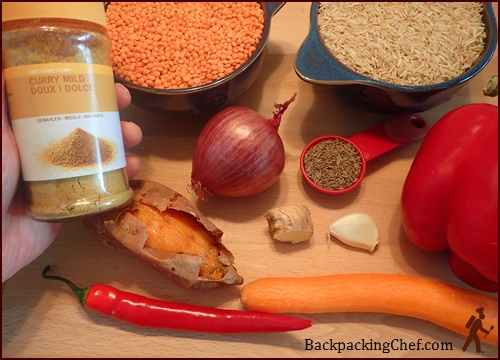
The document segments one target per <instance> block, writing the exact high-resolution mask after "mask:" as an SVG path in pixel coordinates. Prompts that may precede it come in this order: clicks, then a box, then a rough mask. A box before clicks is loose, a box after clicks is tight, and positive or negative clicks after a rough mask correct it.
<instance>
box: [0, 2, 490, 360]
mask: <svg viewBox="0 0 500 360" xmlns="http://www.w3.org/2000/svg"><path fill="white" fill-rule="evenodd" d="M494 6H495V10H496V11H498V3H494ZM309 10H310V3H293V2H291V3H287V4H286V5H285V6H284V7H283V8H282V9H281V10H280V11H279V12H278V13H277V14H276V15H275V16H274V17H273V20H272V27H271V35H270V39H269V44H268V56H267V57H266V60H265V65H264V68H263V70H262V72H261V74H260V75H259V77H258V79H257V81H256V82H255V83H254V85H253V86H252V87H251V88H250V89H249V90H248V91H247V92H246V93H245V94H244V95H243V96H241V97H240V98H239V99H238V100H237V101H236V104H238V105H244V106H247V107H250V108H253V109H255V110H257V111H258V112H259V113H261V114H262V115H264V116H265V117H270V115H271V114H272V112H273V110H274V107H273V104H274V103H276V102H282V101H285V100H287V99H289V98H290V96H291V95H292V94H293V93H297V100H296V101H295V102H294V103H292V104H291V105H290V107H289V109H288V110H287V112H286V113H285V115H284V118H283V121H282V125H281V127H280V130H279V133H280V135H281V137H282V139H283V142H284V146H285V150H286V166H285V169H284V172H283V174H282V176H281V178H280V180H279V181H278V182H277V183H276V184H275V185H274V186H272V188H270V189H268V190H267V191H265V192H263V193H261V194H258V195H256V196H252V197H251V198H239V199H225V198H212V199H211V200H210V202H208V203H200V202H198V203H197V205H198V207H199V209H200V210H201V211H202V212H203V213H204V214H205V215H206V216H208V217H209V218H210V219H211V220H212V221H213V222H214V223H215V224H216V225H218V227H219V228H220V229H222V230H223V231H224V236H223V242H224V244H225V245H226V246H227V247H228V248H229V249H230V250H231V251H232V252H233V254H234V256H235V259H236V266H237V268H238V272H239V273H240V274H241V275H242V276H243V277H244V279H245V281H246V282H250V281H252V280H254V279H257V278H260V277H268V276H308V275H311V276H312V275H325V274H336V273H359V272H377V273H401V274H408V275H415V276H420V277H425V278H429V279H435V280H439V281H443V282H446V283H450V284H453V285H458V286H462V287H465V288H467V286H466V285H465V284H463V283H462V282H460V281H459V280H458V279H457V278H456V277H455V276H454V275H453V274H452V273H451V271H450V269H449V267H448V264H447V260H446V253H445V252H426V251H423V250H420V249H418V248H417V247H415V246H414V245H412V244H411V243H410V242H409V240H408V239H407V237H406V236H405V234H404V232H403V229H402V226H401V219H400V195H401V190H402V186H403V182H404V180H405V178H406V175H407V173H408V170H409V168H410V165H411V163H412V159H413V158H414V156H415V154H416V153H417V150H418V148H419V145H420V143H419V142H417V143H413V144H410V145H407V146H404V147H401V148H398V149H395V150H393V151H391V152H390V153H387V154H385V155H383V156H380V157H378V158H376V159H374V160H372V161H370V162H369V163H368V169H367V174H366V177H365V179H364V180H363V182H362V183H361V185H360V186H359V187H358V188H357V189H356V190H355V191H352V192H350V193H347V194H344V195H337V196H331V195H326V194H322V193H320V192H318V191H315V190H314V189H312V188H311V187H310V186H309V185H307V184H306V183H305V181H304V180H303V179H302V177H301V173H300V168H299V157H300V154H301V151H302V149H303V148H304V147H305V145H306V144H307V143H308V142H309V141H310V140H312V139H313V138H315V137H317V136H320V135H326V134H339V135H342V136H346V137H349V136H352V135H354V134H356V133H359V132H361V131H363V130H365V129H368V128H370V127H372V126H375V125H376V124H379V123H380V122H382V121H384V120H385V119H387V118H388V117H387V115H381V114H375V113H371V112H368V111H366V110H363V109H362V108H360V107H357V106H355V105H354V104H351V103H347V102H346V101H345V100H343V99H342V98H341V97H339V96H338V95H337V94H335V93H334V92H332V91H331V89H329V88H327V87H321V86H313V85H311V84H308V83H306V82H303V81H302V80H300V79H299V78H298V76H297V75H296V74H295V72H294V68H293V63H294V59H295V55H296V53H297V50H298V48H299V46H300V44H301V43H302V41H303V40H304V38H305V37H306V35H307V32H308V27H309ZM497 13H498V12H497ZM497 73H498V55H497V53H495V56H494V58H493V59H492V60H491V62H490V63H489V64H488V66H487V67H486V68H485V69H484V70H483V71H482V72H481V73H480V74H479V75H478V76H476V77H475V78H474V79H473V80H472V81H470V83H469V84H468V85H467V86H466V87H465V88H464V89H463V90H462V91H461V92H460V93H459V94H458V95H457V96H456V97H454V98H453V99H452V100H450V101H448V102H447V103H445V104H442V105H440V106H438V107H436V108H434V109H432V110H429V111H426V112H423V113H421V115H422V116H423V117H424V118H425V119H426V120H427V121H428V122H429V123H430V124H431V125H432V124H434V123H435V122H436V121H437V120H438V119H439V118H441V117H442V116H443V115H444V114H446V113H447V112H448V111H450V110H452V109H454V108H456V107H458V106H460V105H463V104H468V103H472V102H486V103H491V104H495V105H498V98H489V97H485V96H483V95H482V88H483V85H484V84H485V83H486V81H487V80H488V79H489V78H490V77H491V76H492V75H494V74H497ZM121 115H122V119H123V120H130V121H134V122H136V123H137V124H138V125H140V126H141V128H142V130H143V132H144V139H143V141H142V143H141V144H140V145H139V146H137V147H136V148H134V149H132V150H131V151H130V154H134V155H136V156H138V157H139V158H140V159H141V161H142V169H141V172H140V174H139V175H138V176H137V178H138V179H148V180H153V181H157V182H160V183H162V184H164V185H167V186H169V187H171V188H172V189H174V190H177V191H178V192H180V193H182V194H183V195H185V196H186V197H188V198H189V199H191V200H193V201H195V199H194V198H193V196H192V195H191V194H190V192H189V191H188V190H187V184H188V183H189V181H190V175H191V157H192V153H193V149H194V144H195V141H196V139H197V135H198V134H199V132H200V131H201V129H202V128H203V125H204V124H205V123H206V121H207V120H208V119H207V117H205V116H200V117H198V118H194V119H179V118H175V117H170V116H166V115H162V114H158V113H151V112H147V111H144V110H142V109H140V108H138V107H136V106H135V105H132V106H130V107H129V108H127V109H126V110H124V111H122V112H121ZM291 204H303V205H306V206H307V207H309V209H310V210H311V213H312V219H313V223H314V231H315V232H314V235H313V237H312V238H311V240H310V241H309V242H306V243H301V244H296V245H291V244H283V243H278V242H276V241H273V240H272V239H271V237H270V234H269V232H268V227H267V222H266V220H265V219H264V214H265V213H266V212H267V211H268V210H269V209H271V208H273V207H277V206H283V205H291ZM352 211H362V212H366V213H368V214H370V215H371V216H372V217H373V218H374V219H375V221H376V222H377V225H378V227H379V230H380V234H381V239H380V244H379V245H378V247H377V249H376V250H375V251H374V252H373V253H368V252H366V251H361V250H355V249H353V248H349V247H347V246H345V245H342V244H341V243H339V242H336V241H331V242H328V241H327V236H326V233H327V228H328V226H329V225H330V224H331V223H332V222H333V221H334V220H335V219H337V218H338V217H339V216H341V215H344V214H346V213H349V212H352ZM47 264H50V265H52V266H53V273H54V274H57V275H61V276H65V277H67V278H70V279H72V280H73V281H74V282H75V283H76V284H77V285H80V286H89V285H91V284H93V283H105V284H109V285H114V286H116V287H118V288H121V289H123V290H127V291H131V292H136V293H140V294H143V295H146V296H150V297H155V298H159V299H166V300H170V301H177V302H186V303H191V304H195V305H204V306H213V307H221V308H227V309H242V305H241V304H240V301H239V293H240V286H234V287H224V288H219V289H215V290H209V291H199V290H190V289H182V288H179V287H178V286H176V285H175V284H173V283H172V282H171V281H169V280H168V279H166V278H164V277H162V276H161V275H160V274H159V273H157V272H156V271H155V270H153V269H152V268H149V267H147V266H146V265H145V264H143V263H142V262H141V261H139V260H137V259H135V258H130V257H127V256H125V255H122V254H119V253H117V252H114V251H113V250H110V249H108V248H106V247H104V246H103V245H102V244H101V243H99V242H98V241H96V239H94V238H92V237H91V236H90V234H89V233H88V232H87V230H86V229H85V228H84V227H83V225H82V224H81V222H73V223H69V224H67V225H66V226H65V228H64V230H63V232H62V233H61V234H60V236H59V237H58V238H57V239H56V241H55V242H54V244H53V245H52V246H51V247H50V248H49V249H48V250H47V251H46V252H45V253H44V254H43V255H42V256H41V257H40V258H38V259H37V260H35V261H34V262H33V263H31V264H30V265H29V266H27V267H26V268H24V269H23V270H21V271H20V272H19V273H17V274H16V275H14V276H13V277H12V278H11V279H10V280H9V281H8V283H7V286H6V288H5V290H4V293H3V296H2V356H3V357H51V358H58V357H65V358H69V357H86V358H89V357H119V358H127V357H141V358H153V357H164V358H167V357H186V358H194V357H217V358H226V357H234V358H236V357H238V358H241V357H266V358H269V357H341V356H342V357H372V358H373V357H495V358H497V357H498V348H497V347H496V346H492V345H487V344H483V351H484V353H482V354H476V353H475V351H474V349H473V345H471V346H470V348H469V349H468V350H467V351H466V352H463V351H462V346H463V344H464V342H465V338H464V336H462V335H458V334H455V333H452V332H451V331H448V330H446V329H443V328H440V327H438V326H436V325H434V324H432V323H428V322H425V321H421V320H418V319H413V318H405V317H399V316H393V315H386V314H373V313H369V314H355V313H346V314H316V315H307V316H305V315H301V314H297V316H303V317H308V318H310V319H312V320H313V321H314V323H315V325H314V326H313V327H311V328H310V329H307V330H304V331H300V332H293V333H282V334H253V335H208V334H197V333H186V332H175V331H169V330H151V329H142V328H137V327H134V326H131V325H128V324H124V323H120V322H118V321H116V320H113V319H110V318H106V317H104V316H101V315H100V314H97V313H93V312H89V311H87V310H85V308H83V307H82V306H81V305H80V304H79V303H78V301H77V300H76V299H75V298H74V296H73V295H72V293H71V292H70V290H69V289H68V288H67V287H66V286H65V285H63V284H61V283H57V282H50V281H47V280H44V279H42V277H41V276H40V274H41V272H42V270H43V268H44V267H45V265H47ZM311 296H314V294H311ZM474 310H475V309H471V313H473V312H474ZM484 323H485V325H488V322H487V319H485V322H484ZM493 331H498V329H495V330H493ZM307 339H312V341H314V342H320V343H326V344H329V342H330V341H333V342H345V343H348V342H360V341H364V342H365V343H370V342H372V344H373V343H375V342H378V343H384V342H392V341H393V340H394V339H396V340H394V341H395V342H394V344H395V347H398V346H399V345H398V344H401V345H403V346H400V347H399V349H392V350H390V351H389V352H384V351H382V350H381V349H379V350H369V349H368V347H366V348H365V350H359V351H347V350H346V351H342V352H340V353H339V351H338V350H330V348H329V347H328V345H327V347H326V348H327V349H326V350H306V343H307ZM418 341H420V342H422V343H430V344H432V346H437V347H440V346H441V344H442V343H448V342H449V343H451V344H452V348H453V350H427V351H425V350H420V351H416V350H408V349H406V350H405V349H404V344H409V343H412V342H418ZM373 346H374V345H373Z"/></svg>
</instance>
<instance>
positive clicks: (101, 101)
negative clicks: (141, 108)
mask: <svg viewBox="0 0 500 360" xmlns="http://www.w3.org/2000/svg"><path fill="white" fill-rule="evenodd" d="M4 74H5V82H6V90H7V101H8V103H9V115H10V119H11V124H12V129H13V131H14V134H15V137H16V141H17V147H18V149H19V154H20V158H21V168H22V174H23V179H24V180H25V181H43V180H55V179H62V178H70V177H76V176H83V175H91V174H97V173H101V172H107V171H111V170H116V169H120V168H123V167H125V165H126V161H125V149H124V146H123V138H122V133H121V126H120V116H119V113H118V105H117V101H116V93H115V89H114V81H113V70H112V68H111V67H109V66H105V65H97V64H80V63H51V64H36V65H23V66H17V67H12V68H7V69H4Z"/></svg>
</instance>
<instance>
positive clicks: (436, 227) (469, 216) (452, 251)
mask: <svg viewBox="0 0 500 360" xmlns="http://www.w3.org/2000/svg"><path fill="white" fill-rule="evenodd" d="M401 215H402V225H403V229H404V231H405V233H406V235H407V236H408V238H409V239H410V240H411V241H412V242H413V243H414V244H416V245H417V246H419V247H420V248H422V249H426V250H434V251H440V250H444V249H448V248H449V253H448V254H449V256H448V262H449V265H450V267H451V270H452V271H453V273H454V274H455V275H456V276H457V277H458V278H460V279H461V280H462V281H464V282H465V283H467V284H469V285H470V286H473V287H475V288H477V289H479V290H482V291H487V292H498V107H497V106H494V105H490V104H469V105H464V106H461V107H459V108H457V109H454V110H452V111H450V112H449V113H447V114H446V115H445V116H443V117H442V118H441V119H439V120H438V121H437V122H436V124H435V125H434V126H433V127H432V128H431V129H430V131H429V132H428V134H427V135H426V137H425V139H424V140H423V141H422V144H421V146H420V148H419V150H418V152H417V154H416V156H415V159H414V161H413V163H412V165H411V168H410V170H409V172H408V175H407V178H406V181H405V183H404V186H403V192H402V198H401Z"/></svg>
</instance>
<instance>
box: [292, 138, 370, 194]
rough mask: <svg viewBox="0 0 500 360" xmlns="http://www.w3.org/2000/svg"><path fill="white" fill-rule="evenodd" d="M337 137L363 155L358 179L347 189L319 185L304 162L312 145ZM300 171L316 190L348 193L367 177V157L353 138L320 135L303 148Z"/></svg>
mask: <svg viewBox="0 0 500 360" xmlns="http://www.w3.org/2000/svg"><path fill="white" fill-rule="evenodd" d="M335 139H338V140H342V141H345V142H347V143H349V144H351V145H352V146H353V147H354V148H355V149H356V150H357V152H358V153H359V155H360V157H361V170H360V172H359V175H358V178H357V179H356V181H355V182H354V183H353V184H351V185H350V186H348V187H346V188H345V189H340V190H330V189H326V188H324V187H322V186H319V185H318V184H316V183H315V182H314V181H313V180H312V179H311V178H310V177H309V176H308V175H307V173H306V169H305V164H304V160H305V157H306V155H307V153H308V151H309V150H310V149H311V147H313V146H314V145H316V144H318V143H320V142H322V141H326V140H335ZM300 171H301V173H302V177H303V178H304V179H305V180H306V182H307V183H308V184H309V185H311V186H312V187H313V188H314V189H316V190H318V191H320V192H322V193H325V194H330V195H339V194H345V193H347V192H349V191H351V190H354V189H355V188H356V187H357V186H358V185H359V184H360V183H361V181H362V180H363V178H364V177H365V173H366V159H365V157H364V155H363V153H362V152H361V149H360V148H359V147H358V146H357V145H356V144H355V143H354V142H352V141H351V140H349V139H348V138H346V137H343V136H340V135H333V134H330V135H322V136H319V137H317V138H314V139H313V140H311V141H310V142H309V143H308V144H307V145H306V146H305V147H304V149H303V150H302V153H301V154H300Z"/></svg>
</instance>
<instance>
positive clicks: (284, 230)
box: [265, 205, 313, 244]
mask: <svg viewBox="0 0 500 360" xmlns="http://www.w3.org/2000/svg"><path fill="white" fill-rule="evenodd" d="M265 218H266V220H267V223H268V225H269V230H270V231H271V234H272V238H273V239H274V240H278V241H282V242H290V243H293V244H295V243H299V242H303V241H307V240H309V239H310V238H311V236H312V235H313V223H312V219H311V212H310V211H309V209H308V208H307V207H306V206H304V205H289V206H282V207H277V208H274V209H271V210H269V211H268V212H267V213H266V215H265Z"/></svg>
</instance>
